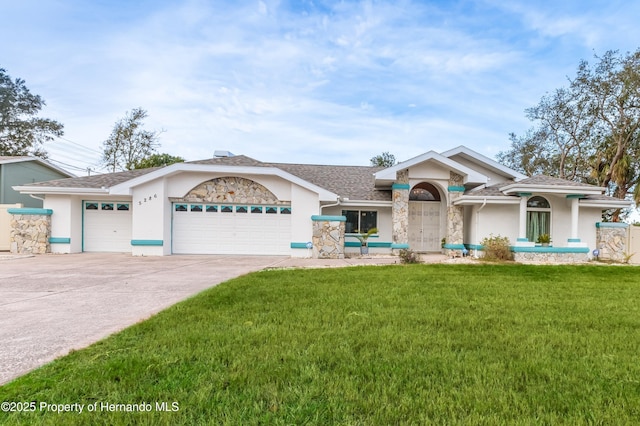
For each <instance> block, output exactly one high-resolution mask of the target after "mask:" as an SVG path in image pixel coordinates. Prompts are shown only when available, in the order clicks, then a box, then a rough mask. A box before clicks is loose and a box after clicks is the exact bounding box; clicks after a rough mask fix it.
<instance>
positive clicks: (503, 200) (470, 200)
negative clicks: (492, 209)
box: [453, 195, 520, 206]
mask: <svg viewBox="0 0 640 426" xmlns="http://www.w3.org/2000/svg"><path fill="white" fill-rule="evenodd" d="M484 203H487V204H520V198H516V197H501V196H499V195H492V196H490V197H483V196H481V195H475V196H474V195H463V196H462V197H460V198H458V199H457V200H455V201H454V202H453V205H454V206H466V205H472V204H484Z"/></svg>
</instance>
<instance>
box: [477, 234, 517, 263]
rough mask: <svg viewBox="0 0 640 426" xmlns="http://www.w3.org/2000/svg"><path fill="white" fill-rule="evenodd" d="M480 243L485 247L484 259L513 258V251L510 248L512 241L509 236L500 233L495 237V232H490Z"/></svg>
mask: <svg viewBox="0 0 640 426" xmlns="http://www.w3.org/2000/svg"><path fill="white" fill-rule="evenodd" d="M480 244H482V246H483V247H484V257H483V258H482V259H483V260H488V261H496V260H498V261H500V260H513V253H512V252H511V249H510V246H511V243H510V242H509V238H507V237H501V236H500V235H497V236H495V237H494V236H493V234H490V235H489V237H487V238H485V239H483V240H482V242H481V243H480Z"/></svg>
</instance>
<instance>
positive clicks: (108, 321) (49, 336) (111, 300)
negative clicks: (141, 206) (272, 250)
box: [0, 253, 288, 385]
mask: <svg viewBox="0 0 640 426" xmlns="http://www.w3.org/2000/svg"><path fill="white" fill-rule="evenodd" d="M286 259H288V258H285V257H276V256H166V257H132V256H131V255H127V254H102V253H101V254H89V253H83V254H71V255H41V256H35V257H23V258H12V259H8V260H0V385H2V384H4V383H6V382H8V381H10V380H11V379H13V378H15V377H18V376H20V375H22V374H24V373H26V372H28V371H30V370H33V369H34V368H37V367H39V366H41V365H43V364H45V363H47V362H49V361H52V360H54V359H55V358H57V357H59V356H61V355H66V354H67V353H69V351H70V350H71V349H79V348H83V347H86V346H88V345H90V344H91V343H94V342H96V341H98V340H100V339H102V338H104V337H106V336H108V335H110V334H112V333H114V332H116V331H119V330H122V329H123V328H125V327H127V326H129V325H132V324H134V323H136V322H138V321H140V320H143V319H146V318H148V317H149V316H151V315H152V314H154V313H157V312H158V311H160V310H162V309H164V308H166V307H168V306H171V305H173V304H175V303H176V302H178V301H180V300H183V299H185V298H187V297H189V296H191V295H194V294H196V293H198V292H200V291H202V290H204V289H206V288H209V287H211V286H214V285H216V284H218V283H221V282H223V281H226V280H228V279H230V278H234V277H237V276H239V275H243V274H246V273H248V272H252V271H257V270H260V269H263V268H265V267H269V266H276V265H279V264H282V263H283V262H284V261H285V260H286Z"/></svg>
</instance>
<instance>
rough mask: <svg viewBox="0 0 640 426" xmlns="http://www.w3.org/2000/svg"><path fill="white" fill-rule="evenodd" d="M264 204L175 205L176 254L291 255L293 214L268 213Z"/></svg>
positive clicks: (174, 235)
mask: <svg viewBox="0 0 640 426" xmlns="http://www.w3.org/2000/svg"><path fill="white" fill-rule="evenodd" d="M238 207H241V208H240V209H238ZM243 207H244V208H246V212H243V211H244V210H245V209H244V208H243ZM260 207H261V206H259V207H256V206H225V209H223V208H222V207H221V206H218V208H217V209H216V211H215V212H207V211H206V210H207V209H206V207H205V208H204V209H203V212H198V211H176V208H175V207H174V209H173V211H174V214H173V237H172V241H173V253H176V254H269V255H275V254H289V252H290V241H291V216H290V215H281V214H279V213H276V214H267V213H266V211H267V209H266V208H260ZM211 210H213V209H211ZM272 211H273V210H272Z"/></svg>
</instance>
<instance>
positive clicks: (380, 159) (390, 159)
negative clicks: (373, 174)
mask: <svg viewBox="0 0 640 426" xmlns="http://www.w3.org/2000/svg"><path fill="white" fill-rule="evenodd" d="M370 161H371V165H372V166H374V167H391V166H393V165H395V164H396V157H395V155H393V154H389V153H388V152H383V153H382V154H380V155H376V156H375V157H371V160H370Z"/></svg>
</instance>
